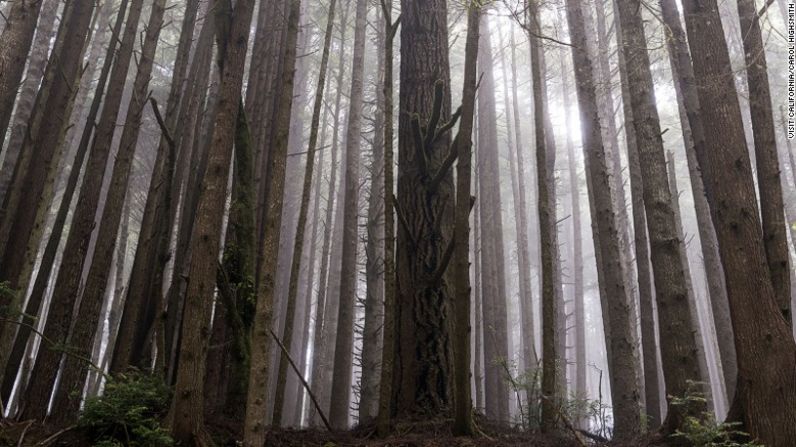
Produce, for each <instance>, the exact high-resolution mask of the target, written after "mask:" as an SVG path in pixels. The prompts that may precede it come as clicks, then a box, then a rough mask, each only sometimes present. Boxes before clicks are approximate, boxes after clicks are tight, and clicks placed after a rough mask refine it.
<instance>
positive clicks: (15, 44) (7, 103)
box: [0, 0, 57, 147]
mask: <svg viewBox="0 0 796 447" xmlns="http://www.w3.org/2000/svg"><path fill="white" fill-rule="evenodd" d="M43 3H44V2H43V1H41V0H22V1H16V2H14V3H13V4H12V5H11V10H10V11H9V12H8V15H7V16H6V23H5V27H4V28H3V33H2V34H0V73H3V76H2V77H0V147H2V146H3V142H4V141H5V136H6V131H7V130H8V123H9V122H10V121H11V111H12V110H14V100H15V99H16V97H17V92H18V91H19V85H20V83H21V82H22V75H23V74H24V73H25V65H26V64H25V63H26V62H27V59H28V53H29V52H30V48H31V45H32V44H33V36H34V34H35V32H36V24H37V23H38V21H39V12H40V11H41V6H42V4H43ZM49 6H50V7H51V8H53V9H57V8H56V7H55V6H56V5H54V4H52V3H51V4H50V5H49Z"/></svg>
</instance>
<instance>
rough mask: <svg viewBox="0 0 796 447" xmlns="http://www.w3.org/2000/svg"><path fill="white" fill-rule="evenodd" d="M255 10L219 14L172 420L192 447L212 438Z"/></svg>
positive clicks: (242, 3) (175, 433) (244, 2)
mask: <svg viewBox="0 0 796 447" xmlns="http://www.w3.org/2000/svg"><path fill="white" fill-rule="evenodd" d="M253 9H254V2H253V1H252V0H239V1H238V2H237V3H236V5H235V8H234V11H229V14H230V15H229V16H228V17H225V16H223V15H221V14H223V12H219V11H217V14H219V16H218V20H224V19H226V20H228V22H227V23H225V24H223V25H222V26H221V27H220V29H222V30H228V31H227V32H228V34H226V35H225V34H223V33H219V35H218V43H219V48H220V50H219V54H220V56H219V68H220V70H221V90H220V96H219V102H218V109H217V111H216V115H215V122H214V124H213V136H212V142H211V143H210V150H209V158H208V167H207V175H206V176H205V178H204V182H203V187H202V192H201V193H200V199H199V204H198V209H197V213H196V219H197V221H196V225H195V231H194V235H195V237H194V238H193V241H192V248H191V249H192V256H191V267H190V270H189V275H188V277H189V278H191V280H190V281H189V283H188V290H187V293H186V300H185V314H184V316H183V327H182V337H181V340H180V350H181V351H182V355H181V360H180V364H179V367H178V368H177V381H176V385H175V387H174V390H175V392H174V396H175V398H174V399H173V401H172V404H171V409H170V411H169V418H168V420H169V425H170V428H171V435H172V437H173V438H174V439H175V441H177V442H182V443H186V444H188V443H197V444H200V445H201V443H202V442H207V436H208V435H207V433H206V432H205V430H204V421H203V418H204V412H203V411H202V409H203V403H204V399H203V384H204V372H205V358H206V355H207V342H208V338H209V332H210V331H209V328H208V325H209V324H210V312H211V311H212V302H213V294H214V291H215V285H216V273H217V270H218V255H219V251H220V241H221V227H222V224H223V218H224V216H223V213H220V212H218V210H220V209H223V206H224V205H223V204H224V202H225V200H226V198H227V183H228V180H229V168H230V163H231V159H232V148H233V141H234V138H235V134H236V130H235V129H236V122H237V118H238V112H239V107H240V92H241V87H242V84H243V70H244V65H245V62H246V50H247V48H248V40H249V27H250V24H251V19H252V13H253ZM219 25H221V24H219ZM288 109H289V107H288ZM258 305H259V302H258ZM250 389H251V388H250Z"/></svg>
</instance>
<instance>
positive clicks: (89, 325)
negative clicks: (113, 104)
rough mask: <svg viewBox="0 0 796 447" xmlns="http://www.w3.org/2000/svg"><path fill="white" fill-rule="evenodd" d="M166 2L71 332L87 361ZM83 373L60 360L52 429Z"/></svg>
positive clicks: (154, 16)
mask: <svg viewBox="0 0 796 447" xmlns="http://www.w3.org/2000/svg"><path fill="white" fill-rule="evenodd" d="M165 3H166V0H155V1H154V2H153V3H152V11H151V14H150V17H149V22H148V24H147V27H146V35H145V37H144V41H143V46H142V49H141V56H140V57H139V59H138V72H137V73H136V77H135V81H134V83H133V90H132V99H131V101H130V105H129V107H128V110H127V117H126V119H125V124H124V129H123V131H122V136H121V140H120V143H119V151H118V153H117V154H116V158H115V162H114V164H113V172H112V177H111V180H110V186H109V189H108V193H107V198H106V199H105V207H104V209H103V211H102V220H101V221H100V225H99V230H98V233H97V240H96V242H95V248H94V254H93V256H92V259H91V267H90V268H89V272H88V276H87V277H86V280H85V283H84V292H83V296H82V297H81V299H80V305H79V308H78V315H79V316H80V318H79V319H78V320H77V321H76V324H75V326H74V328H73V330H72V334H71V336H70V337H69V339H68V340H69V341H68V345H69V346H70V348H71V349H73V351H72V352H73V353H74V354H76V355H78V356H82V357H88V356H89V353H90V352H91V348H92V343H93V341H94V335H95V333H96V329H97V325H98V323H99V321H100V310H101V308H102V303H103V299H104V297H105V291H106V286H107V284H108V277H109V273H110V266H111V265H112V261H113V253H114V250H115V249H116V240H117V234H118V229H119V223H120V221H121V218H122V209H123V207H124V203H125V196H126V195H127V191H128V189H129V186H128V183H129V182H128V180H129V177H130V171H131V169H132V165H133V158H134V157H135V148H136V145H137V143H138V135H139V131H140V129H141V118H142V116H143V114H144V107H146V105H147V95H148V93H149V81H150V78H151V75H152V67H153V64H154V57H155V51H156V50H157V46H158V42H159V39H160V31H161V28H162V27H163V16H164V14H165ZM87 373H88V365H86V364H85V363H84V362H83V361H82V360H78V358H76V357H74V356H71V355H70V356H67V357H66V358H65V359H64V364H63V371H62V372H61V378H60V385H59V386H58V390H57V391H56V393H55V399H54V401H53V409H54V412H53V415H52V416H51V418H50V420H51V421H52V422H55V423H57V424H67V423H71V422H75V420H76V419H77V415H78V413H79V410H80V395H81V394H82V390H83V385H84V383H85V379H86V375H87Z"/></svg>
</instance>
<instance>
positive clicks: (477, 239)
mask: <svg viewBox="0 0 796 447" xmlns="http://www.w3.org/2000/svg"><path fill="white" fill-rule="evenodd" d="M477 133H478V131H477V129H473V134H474V135H473V141H474V142H476V144H477V142H478V136H477ZM473 152H477V151H473ZM473 186H474V189H475V190H476V191H478V177H477V176H476V178H475V184H474V185H473ZM480 206H481V205H480V203H479V200H477V199H476V201H475V207H474V210H473V247H472V248H473V249H472V253H471V255H472V257H473V305H474V307H475V336H474V338H475V342H474V345H475V346H474V351H475V361H473V380H474V381H475V409H476V411H478V412H480V413H481V414H483V413H484V410H485V408H486V407H485V404H484V312H483V294H482V293H481V254H480V251H481V219H480V217H479V216H480V215H481V210H480V209H479V208H480Z"/></svg>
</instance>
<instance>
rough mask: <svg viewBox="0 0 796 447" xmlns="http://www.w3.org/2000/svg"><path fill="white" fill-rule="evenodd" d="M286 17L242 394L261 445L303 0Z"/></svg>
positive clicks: (249, 442) (247, 429)
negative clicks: (246, 376)
mask: <svg viewBox="0 0 796 447" xmlns="http://www.w3.org/2000/svg"><path fill="white" fill-rule="evenodd" d="M288 6H289V17H288V19H287V31H286V32H287V35H286V39H285V42H284V48H283V52H282V54H281V56H280V58H281V62H280V64H281V70H282V74H281V75H282V79H283V81H284V89H283V90H282V91H281V92H280V95H279V96H280V98H279V100H278V101H277V109H276V110H275V115H276V117H275V118H276V119H275V121H274V125H275V127H274V140H273V142H272V146H271V153H270V155H269V157H268V172H267V173H266V179H267V181H268V183H269V186H268V188H266V190H267V192H268V194H267V196H266V197H265V203H266V206H267V207H268V209H267V210H266V211H265V221H264V225H263V226H264V230H265V239H264V241H263V243H262V245H263V250H264V253H268V254H269V258H267V259H264V260H263V262H262V265H261V272H260V275H259V277H260V282H259V284H258V285H257V306H256V309H255V313H254V328H253V330H252V339H251V344H252V357H251V371H250V373H249V388H248V389H249V396H248V399H247V400H246V418H245V422H244V445H246V446H252V447H253V446H260V445H263V443H264V442H265V434H266V432H265V426H264V424H265V420H266V418H265V416H266V411H267V410H266V409H267V407H268V405H267V404H266V402H265V400H264V399H263V396H262V395H263V393H264V392H265V390H266V389H267V386H268V374H269V369H270V368H269V365H268V358H269V350H270V346H271V343H270V337H269V336H270V333H269V331H270V330H271V317H272V313H273V303H274V292H275V290H274V286H275V280H276V268H277V259H278V253H279V233H280V225H281V221H282V198H283V194H284V189H285V165H286V158H287V146H288V137H289V133H290V116H291V110H292V107H293V80H294V74H295V64H296V47H297V43H298V24H299V16H300V15H301V0H290V3H289V5H288Z"/></svg>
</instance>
